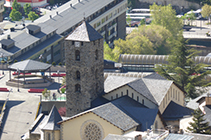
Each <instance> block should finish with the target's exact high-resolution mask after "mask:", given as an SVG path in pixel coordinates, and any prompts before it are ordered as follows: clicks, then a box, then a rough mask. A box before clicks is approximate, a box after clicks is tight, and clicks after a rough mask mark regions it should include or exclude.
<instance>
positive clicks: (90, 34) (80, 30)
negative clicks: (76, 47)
mask: <svg viewBox="0 0 211 140" xmlns="http://www.w3.org/2000/svg"><path fill="white" fill-rule="evenodd" d="M101 38H103V36H102V35H101V34H99V33H98V32H97V31H96V30H95V29H94V28H93V27H92V26H91V25H90V24H89V23H87V22H86V21H83V22H82V23H81V25H79V26H78V27H77V28H76V29H75V30H74V31H73V32H72V33H71V34H70V35H68V36H67V38H66V40H74V41H85V42H90V41H95V40H98V39H101Z"/></svg>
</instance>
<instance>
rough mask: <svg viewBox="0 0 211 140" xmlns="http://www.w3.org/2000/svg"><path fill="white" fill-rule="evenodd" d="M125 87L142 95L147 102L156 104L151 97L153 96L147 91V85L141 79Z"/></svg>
mask: <svg viewBox="0 0 211 140" xmlns="http://www.w3.org/2000/svg"><path fill="white" fill-rule="evenodd" d="M127 85H128V86H130V87H131V88H132V89H134V90H135V91H137V92H138V93H140V94H141V95H143V96H144V97H146V98H147V99H148V100H150V101H152V102H153V103H155V104H157V102H156V100H155V98H154V97H153V95H152V94H151V92H150V91H149V89H148V87H147V85H146V84H145V82H144V81H143V78H142V79H138V80H135V81H133V82H130V83H128V84H127Z"/></svg>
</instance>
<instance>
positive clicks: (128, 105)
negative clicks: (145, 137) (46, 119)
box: [59, 96, 158, 131]
mask: <svg viewBox="0 0 211 140" xmlns="http://www.w3.org/2000/svg"><path fill="white" fill-rule="evenodd" d="M90 112H92V113H94V114H96V115H97V116H99V117H101V118H103V119H104V120H106V121H108V122H110V123H111V124H113V125H114V126H116V127H118V128H120V129H121V130H123V131H127V130H130V129H132V128H134V127H137V126H139V125H140V126H141V130H143V131H145V130H147V129H148V128H150V126H151V125H152V124H153V123H154V121H155V118H156V115H157V113H158V109H149V108H147V107H146V106H144V105H142V104H140V103H138V102H137V101H135V100H133V99H131V98H130V97H128V96H123V97H120V98H118V99H116V100H113V101H112V102H109V103H106V104H104V105H101V106H98V107H95V108H93V109H90V110H87V111H84V112H82V113H80V114H77V115H75V116H72V117H70V118H69V119H66V120H64V121H61V122H59V124H61V123H63V122H65V121H68V120H71V119H74V118H76V117H79V116H81V115H84V114H86V113H90Z"/></svg>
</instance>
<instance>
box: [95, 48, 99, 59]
mask: <svg viewBox="0 0 211 140" xmlns="http://www.w3.org/2000/svg"><path fill="white" fill-rule="evenodd" d="M95 60H98V50H96V51H95Z"/></svg>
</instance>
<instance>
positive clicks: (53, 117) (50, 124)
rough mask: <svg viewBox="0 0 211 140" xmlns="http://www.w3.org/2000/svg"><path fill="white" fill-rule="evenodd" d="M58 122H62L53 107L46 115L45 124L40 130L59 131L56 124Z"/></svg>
mask: <svg viewBox="0 0 211 140" xmlns="http://www.w3.org/2000/svg"><path fill="white" fill-rule="evenodd" d="M59 121H62V118H61V116H60V114H59V112H58V110H57V109H56V107H55V105H54V106H53V107H52V109H51V112H50V114H49V115H48V121H47V124H46V125H45V126H44V127H43V128H42V129H43V130H60V125H59V124H57V123H58V122H59Z"/></svg>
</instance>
